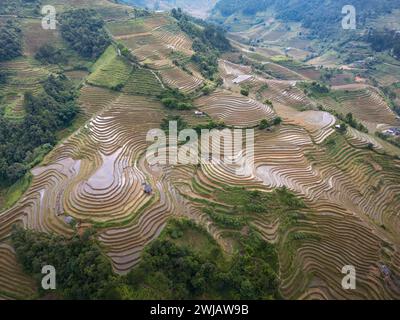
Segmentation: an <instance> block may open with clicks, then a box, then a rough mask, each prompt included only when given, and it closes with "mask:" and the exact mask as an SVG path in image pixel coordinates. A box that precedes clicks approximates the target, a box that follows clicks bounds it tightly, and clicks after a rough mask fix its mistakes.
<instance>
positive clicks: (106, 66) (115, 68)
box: [88, 46, 132, 91]
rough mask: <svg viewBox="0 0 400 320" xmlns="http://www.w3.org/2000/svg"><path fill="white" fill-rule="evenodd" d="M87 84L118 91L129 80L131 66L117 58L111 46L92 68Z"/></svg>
mask: <svg viewBox="0 0 400 320" xmlns="http://www.w3.org/2000/svg"><path fill="white" fill-rule="evenodd" d="M92 71H93V72H92V74H91V75H90V76H89V77H88V82H89V83H90V84H92V85H95V86H99V87H105V88H109V89H112V90H117V91H120V90H122V88H123V87H124V85H125V84H126V82H127V81H128V79H129V76H130V73H131V71H132V66H131V65H130V64H129V63H128V62H127V61H126V60H125V59H124V58H122V57H120V56H118V54H117V51H116V50H115V48H114V47H113V46H109V47H108V48H107V50H106V51H105V52H104V53H103V54H102V55H101V56H100V58H99V59H98V60H97V61H96V63H95V64H94V65H93V67H92Z"/></svg>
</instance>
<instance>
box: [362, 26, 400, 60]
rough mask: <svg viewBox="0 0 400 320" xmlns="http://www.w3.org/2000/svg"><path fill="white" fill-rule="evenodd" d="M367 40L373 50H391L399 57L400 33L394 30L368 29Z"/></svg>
mask: <svg viewBox="0 0 400 320" xmlns="http://www.w3.org/2000/svg"><path fill="white" fill-rule="evenodd" d="M367 41H368V42H369V43H371V46H372V49H374V50H375V51H378V52H381V51H386V50H388V51H391V52H392V53H393V55H394V56H395V57H396V58H399V59H400V33H399V32H398V31H396V30H382V31H379V30H370V32H369V33H368V36H367Z"/></svg>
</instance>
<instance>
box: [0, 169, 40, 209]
mask: <svg viewBox="0 0 400 320" xmlns="http://www.w3.org/2000/svg"><path fill="white" fill-rule="evenodd" d="M31 182H32V175H31V174H30V173H28V174H26V175H25V176H24V177H23V178H21V179H19V180H18V181H17V182H16V183H14V184H13V185H12V186H11V187H8V188H5V189H0V212H1V211H3V210H7V209H9V208H11V207H12V206H14V205H15V204H16V203H17V202H18V200H19V199H21V197H22V195H23V194H24V193H25V192H26V190H28V188H29V186H30V185H31Z"/></svg>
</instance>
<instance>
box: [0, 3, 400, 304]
mask: <svg viewBox="0 0 400 320" xmlns="http://www.w3.org/2000/svg"><path fill="white" fill-rule="evenodd" d="M78 2H82V3H83V5H87V3H86V1H71V3H72V5H74V4H77V3H78ZM103 2H104V3H105V4H104V3H103ZM103 4H104V6H103ZM59 5H60V6H61V5H62V4H61V3H60V4H59ZM96 6H98V10H100V12H102V13H103V14H104V15H105V16H108V18H109V19H108V22H107V30H108V31H109V33H110V34H111V36H112V40H113V41H112V44H111V45H110V47H108V49H107V50H106V51H105V52H104V53H103V54H102V55H101V57H100V58H99V59H98V60H97V62H96V63H93V64H92V65H91V66H90V68H89V70H90V74H89V75H88V76H87V77H86V74H85V73H83V74H80V76H82V78H83V79H82V80H83V81H81V82H80V87H79V105H80V107H81V114H82V115H83V119H84V120H83V122H84V123H83V124H82V126H80V127H79V128H78V129H77V130H76V131H75V132H74V133H73V134H72V135H70V136H69V137H67V138H66V139H64V140H62V141H60V143H59V144H58V145H57V146H56V147H55V148H54V149H53V150H52V151H51V152H50V153H49V154H48V155H47V156H46V157H45V158H44V160H43V161H42V162H41V163H40V164H39V165H38V166H36V167H35V168H33V169H32V170H31V174H32V182H31V184H30V186H29V188H28V190H27V191H26V192H25V193H24V194H23V195H22V197H21V198H20V199H19V200H18V201H17V203H16V204H15V205H14V206H12V207H11V208H9V209H7V210H4V211H1V212H0V266H1V270H2V272H0V298H4V299H21V298H35V297H37V288H36V285H35V282H34V281H33V280H32V279H30V278H29V277H28V276H27V275H26V274H24V273H23V272H22V270H21V266H20V265H19V264H18V262H17V261H16V255H15V252H14V249H13V247H12V245H11V242H10V235H11V233H12V228H13V225H15V224H18V225H22V226H23V227H24V228H27V229H31V230H35V231H40V232H44V233H49V234H52V233H55V234H58V235H62V236H65V237H66V238H71V237H72V236H73V235H75V234H79V235H82V234H84V232H85V230H88V229H91V230H93V232H94V237H95V238H96V239H97V240H98V241H99V243H100V245H101V248H102V250H103V252H104V253H105V254H106V255H107V257H108V259H109V261H110V263H111V264H112V267H113V271H114V272H115V273H116V274H118V275H121V276H123V275H126V274H128V273H129V272H131V271H132V270H136V268H137V267H138V266H140V263H141V261H143V260H142V258H143V252H144V250H145V248H146V247H148V246H150V245H152V244H154V243H155V240H156V239H158V238H159V237H160V235H162V234H163V231H165V227H166V226H167V224H168V223H169V222H170V221H171V219H172V218H175V219H176V220H178V221H179V220H182V219H184V220H190V221H192V222H193V223H194V224H196V225H198V226H201V227H202V229H204V230H206V231H207V234H208V235H209V236H210V239H211V240H210V243H211V242H212V243H213V244H215V245H216V246H217V247H218V248H219V250H220V251H221V252H222V255H223V257H224V259H225V258H226V259H227V260H231V259H230V258H231V257H233V256H236V255H237V254H238V255H239V256H241V253H242V252H243V251H242V250H244V247H241V243H242V242H241V241H245V240H246V239H251V238H250V235H251V234H252V232H255V234H257V235H258V236H259V237H260V238H261V240H262V245H263V247H265V248H266V247H268V248H273V253H274V255H276V257H277V264H276V266H275V267H276V268H277V272H276V278H277V287H278V290H277V291H278V293H279V295H278V296H281V297H282V298H284V299H399V298H400V263H399V262H400V237H399V232H400V217H399V212H400V197H399V194H400V170H399V169H400V160H399V157H398V156H397V157H396V156H395V155H396V153H397V154H400V153H399V152H400V150H399V148H397V147H395V146H392V145H391V146H390V148H389V147H388V143H386V142H383V141H381V139H379V138H378V137H374V136H372V135H371V134H367V133H365V132H360V131H359V130H357V129H355V128H352V127H349V126H347V128H345V130H343V131H342V126H339V127H335V125H340V124H341V125H343V121H340V119H338V118H337V117H335V115H334V113H333V112H332V110H341V111H340V112H343V113H347V112H352V113H354V115H355V116H356V117H357V118H358V119H360V120H362V121H364V122H366V123H367V122H368V123H375V124H387V125H393V126H395V125H397V122H396V121H397V120H396V117H395V115H394V113H393V111H392V110H391V109H390V107H389V105H388V104H387V103H386V102H385V100H384V98H383V97H382V96H381V95H380V92H379V91H378V89H376V88H374V87H371V86H369V85H368V86H366V87H365V88H364V89H363V90H359V87H357V90H347V89H345V90H340V91H338V92H337V95H335V97H336V100H335V99H334V98H332V97H331V96H330V97H326V96H324V95H322V96H317V97H316V96H313V95H312V94H309V92H307V91H304V90H303V89H302V87H301V86H300V85H299V83H298V81H305V82H307V83H309V82H311V80H312V78H313V74H312V72H310V70H311V69H308V68H304V69H302V68H299V67H298V66H296V67H295V68H293V69H291V66H290V65H286V66H285V65H281V64H279V63H277V62H273V61H272V60H269V61H264V62H268V63H265V64H264V67H262V66H260V65H259V64H258V63H255V60H254V56H253V59H252V58H251V56H250V57H247V60H246V59H245V58H244V57H242V58H243V59H242V60H243V61H242V63H241V62H240V61H238V59H233V58H232V59H231V60H232V61H230V60H229V59H228V58H229V54H227V55H226V56H224V59H222V58H221V59H220V61H219V74H218V77H215V80H210V79H208V80H206V79H204V78H203V77H202V76H201V74H200V72H198V71H197V70H196V69H197V67H196V65H195V64H194V62H191V63H189V64H188V66H187V67H185V68H183V67H182V66H181V65H180V64H179V63H178V64H177V63H176V62H175V63H174V60H176V57H185V58H182V59H183V60H185V59H186V57H188V58H189V59H190V57H191V55H193V54H194V52H193V49H192V40H191V38H190V37H189V36H188V35H186V34H185V33H184V32H183V31H181V29H180V28H179V26H178V25H177V22H176V21H175V20H174V19H173V18H172V17H171V16H170V15H169V14H167V13H164V14H159V13H158V14H156V13H151V14H149V15H146V16H144V17H135V18H131V17H129V16H126V15H125V16H124V20H123V21H121V20H118V21H117V20H114V19H113V18H112V17H114V14H116V15H117V14H118V13H119V14H120V13H121V7H120V6H119V5H116V4H113V3H109V2H108V1H105V0H104V1H103V0H102V1H99V2H98V3H97V4H96ZM96 6H95V7H96ZM111 9H112V10H111ZM110 10H111V11H110ZM118 44H123V46H124V47H123V48H122V47H121V46H118ZM32 47H33V45H32ZM121 48H122V50H121ZM124 49H127V51H128V52H129V54H126V51H125V55H124V54H123V53H121V51H122V52H124ZM236 49H238V47H236ZM238 50H239V49H238ZM242 53H243V54H244V53H245V51H242ZM247 53H249V52H247ZM250 53H251V52H250ZM235 54H236V56H237V52H233V53H231V56H232V57H235ZM132 57H133V58H132ZM29 59H30V58H28V57H23V58H19V59H16V60H12V61H10V62H7V65H8V66H10V68H11V67H12V68H14V72H15V74H16V76H15V78H12V79H13V81H17V80H18V79H24V80H27V79H30V78H34V79H35V81H32V83H28V82H26V83H16V82H13V81H12V82H9V83H7V84H6V86H5V87H4V89H3V88H0V90H2V89H3V90H7V92H12V91H13V90H14V91H15V92H16V94H18V93H20V92H22V91H23V90H24V88H25V87H24V86H25V85H26V86H28V87H29V88H34V86H35V84H36V82H37V78H40V76H45V75H46V74H47V73H51V72H52V70H51V69H49V68H45V67H42V68H38V69H37V70H36V69H32V65H34V64H33V63H32V64H30V65H29V66H28V65H27V61H31V60H29ZM261 65H263V64H262V63H261ZM192 69H193V70H192ZM313 70H314V69H313ZM70 71H71V70H70ZM46 72H47V73H46ZM71 72H78V71H77V70H73V71H71ZM243 76H245V77H244V78H243ZM219 77H221V80H219ZM241 77H242V78H241ZM238 78H239V80H238ZM241 80H243V81H241ZM171 89H177V90H175V91H174V90H171ZM346 90H347V91H346ZM165 92H167V93H171V94H174V95H173V96H172V98H169V99H172V100H173V101H175V100H177V101H178V100H179V99H181V100H183V101H184V102H185V103H186V104H187V105H189V107H188V108H187V109H188V110H187V109H185V110H179V109H171V108H167V107H166V106H165V99H161V98H160V96H162V93H165ZM12 97H13V96H12V95H10V97H9V98H10V99H11V98H12ZM15 99H17V98H15ZM174 99H175V100H174ZM179 101H180V100H179ZM321 103H323V104H324V105H323V107H324V110H325V109H326V110H328V111H321V110H322V109H321V108H318V106H319V104H321ZM192 105H193V109H191V107H192ZM15 106H17V103H16V104H15ZM329 107H330V108H329ZM194 108H197V109H198V110H196V109H194ZM15 110H17V108H16V109H15ZM195 111H202V112H204V114H198V113H196V114H194V112H195ZM15 112H17V111H15ZM171 117H174V118H173V119H175V120H176V121H181V122H178V123H180V124H181V125H182V126H188V127H189V126H193V127H196V125H198V127H197V128H196V129H198V128H202V126H205V127H211V128H219V127H229V128H235V129H254V141H255V143H254V151H252V150H251V149H245V150H235V152H234V153H233V154H231V155H226V154H225V153H224V150H225V149H221V150H222V151H220V152H221V153H222V157H223V158H225V157H226V158H227V159H228V158H229V159H230V160H232V159H235V160H236V161H231V162H229V161H226V162H210V161H209V159H202V161H201V163H199V164H152V163H150V162H149V161H148V158H147V157H146V150H147V149H148V147H149V146H150V144H151V143H152V142H150V140H151V139H149V137H150V138H151V137H153V136H152V134H150V133H149V132H150V130H152V129H159V128H160V127H163V125H164V124H165V119H167V120H168V119H171ZM188 119H190V121H189V120H188ZM263 121H264V124H265V126H264V127H263V126H262V124H263ZM188 123H190V125H189V124H188ZM153 133H154V132H153ZM213 134H216V133H215V132H214V133H212V135H213ZM148 140H149V141H148ZM211 140H212V142H211V143H212V144H211V149H212V148H213V147H216V145H217V141H214V140H213V139H211ZM226 145H228V143H227V142H226V141H225V140H224V142H223V146H224V147H225V146H226ZM164 147H166V146H164ZM190 148H192V149H193V148H194V147H193V145H190V147H189V149H190ZM253 159H254V165H252V160H253ZM207 160H208V161H207ZM148 187H151V189H152V190H151V191H152V192H145V191H146V189H147V190H148ZM71 218H72V221H73V222H74V223H71ZM163 235H164V237H165V234H163ZM171 238H174V239H175V240H176V241H177V242H178V241H179V235H178V236H177V235H174V236H171ZM177 239H178V240H177ZM243 239H244V240H243ZM189 240H190V241H189ZM181 241H182V242H184V243H186V242H187V243H191V241H192V239H188V240H186V239H182V240H181ZM257 252H258V251H257ZM146 257H147V258H148V255H147V256H146ZM233 260H234V261H236V260H235V259H233ZM260 262H261V261H260ZM262 262H263V263H266V262H267V261H262ZM268 263H269V262H268ZM347 265H353V266H354V267H355V268H356V270H357V288H356V289H355V290H345V289H343V288H342V285H341V283H342V279H343V276H344V274H342V273H341V270H342V268H343V267H344V266H347ZM383 266H384V267H386V269H387V270H389V274H387V273H383V272H382V267H383ZM244 269H246V268H244ZM247 269H250V271H248V270H247V271H246V270H242V271H243V272H253V273H254V274H253V276H258V274H257V272H258V271H257V268H256V269H251V268H247ZM3 270H4V271H3ZM254 270H256V271H254ZM211 297H212V296H211ZM270 297H272V296H270Z"/></svg>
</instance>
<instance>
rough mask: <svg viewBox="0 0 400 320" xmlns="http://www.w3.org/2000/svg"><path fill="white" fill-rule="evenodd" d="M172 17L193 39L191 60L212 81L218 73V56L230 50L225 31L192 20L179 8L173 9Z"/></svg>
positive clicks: (203, 22)
mask: <svg viewBox="0 0 400 320" xmlns="http://www.w3.org/2000/svg"><path fill="white" fill-rule="evenodd" d="M172 16H173V17H174V18H175V19H177V20H178V25H179V27H180V28H181V29H182V30H183V31H184V32H185V33H187V34H188V35H189V36H190V37H191V38H192V39H193V50H194V51H195V54H194V55H193V57H192V60H193V61H194V62H195V63H197V64H198V65H199V66H200V70H201V73H202V74H203V75H204V76H205V77H207V78H209V79H212V80H213V79H214V76H215V74H216V73H217V72H218V57H219V55H220V54H221V52H226V51H229V50H231V49H232V47H231V44H230V42H229V40H228V39H227V38H226V32H225V30H224V29H222V28H221V27H218V26H215V25H213V24H210V23H207V22H205V21H201V20H199V19H194V18H192V17H190V16H189V15H187V14H185V13H184V12H183V11H182V10H181V9H180V8H179V9H173V10H172Z"/></svg>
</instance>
